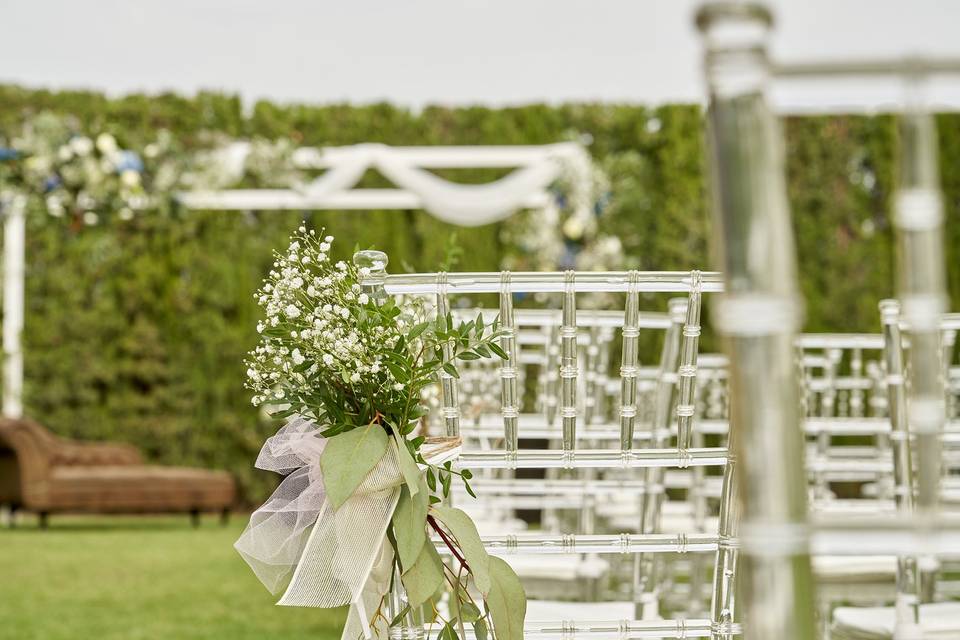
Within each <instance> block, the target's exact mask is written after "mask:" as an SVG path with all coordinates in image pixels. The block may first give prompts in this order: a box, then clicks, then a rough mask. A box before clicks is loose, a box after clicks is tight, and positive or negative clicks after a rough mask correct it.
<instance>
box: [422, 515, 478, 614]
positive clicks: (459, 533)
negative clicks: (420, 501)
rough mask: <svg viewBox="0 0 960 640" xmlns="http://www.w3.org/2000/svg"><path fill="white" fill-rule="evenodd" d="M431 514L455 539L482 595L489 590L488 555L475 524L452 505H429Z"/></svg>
mask: <svg viewBox="0 0 960 640" xmlns="http://www.w3.org/2000/svg"><path fill="white" fill-rule="evenodd" d="M430 512H431V513H432V514H433V516H434V517H435V518H436V519H437V520H439V521H440V522H442V523H443V524H444V525H445V526H446V527H447V529H449V531H450V533H451V534H453V537H454V538H456V539H457V544H458V545H459V546H460V550H461V551H463V557H464V559H465V560H466V561H467V564H468V565H470V573H471V574H473V582H474V584H476V585H477V589H479V590H480V593H482V594H483V595H484V596H486V595H487V594H488V593H489V592H490V586H491V582H490V555H489V554H488V553H487V550H486V549H484V548H483V541H481V540H480V534H479V533H478V532H477V525H475V524H474V523H473V520H472V519H471V518H470V516H468V515H467V514H466V512H464V511H462V510H460V509H455V508H453V507H442V506H438V505H435V506H433V507H430Z"/></svg>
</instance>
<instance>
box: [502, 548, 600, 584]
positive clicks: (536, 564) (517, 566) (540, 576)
mask: <svg viewBox="0 0 960 640" xmlns="http://www.w3.org/2000/svg"><path fill="white" fill-rule="evenodd" d="M504 560H506V561H507V563H508V564H509V565H510V566H511V567H513V570H514V571H516V572H517V575H518V576H519V577H520V579H521V580H523V579H528V580H560V581H565V582H569V581H576V580H583V579H589V578H600V577H602V576H604V575H605V574H606V573H607V571H608V570H609V569H610V564H609V563H608V562H607V561H606V560H604V559H602V558H597V557H592V558H591V557H583V556H580V555H576V554H573V555H525V556H505V557H504Z"/></svg>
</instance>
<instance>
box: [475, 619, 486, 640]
mask: <svg viewBox="0 0 960 640" xmlns="http://www.w3.org/2000/svg"><path fill="white" fill-rule="evenodd" d="M473 635H475V636H476V638H477V640H487V621H486V620H484V619H483V618H481V619H480V620H477V621H476V622H474V623H473Z"/></svg>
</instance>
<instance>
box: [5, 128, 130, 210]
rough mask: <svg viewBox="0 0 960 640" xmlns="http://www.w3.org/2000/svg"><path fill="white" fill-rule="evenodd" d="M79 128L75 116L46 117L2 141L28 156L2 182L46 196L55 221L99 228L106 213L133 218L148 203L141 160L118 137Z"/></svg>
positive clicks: (16, 151) (18, 152) (47, 206)
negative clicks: (91, 134) (91, 133)
mask: <svg viewBox="0 0 960 640" xmlns="http://www.w3.org/2000/svg"><path fill="white" fill-rule="evenodd" d="M78 126H79V123H77V122H75V121H73V120H72V119H70V118H65V117H62V116H57V115H54V114H51V113H41V114H39V115H37V116H36V117H35V118H33V119H32V120H30V121H29V122H28V123H27V124H26V125H25V126H24V128H23V130H22V131H20V132H19V134H18V135H17V136H15V137H13V138H12V139H10V140H9V141H5V140H0V147H9V148H10V149H11V150H12V151H13V152H15V153H16V154H18V155H19V156H21V157H23V161H22V162H17V163H11V166H12V167H15V171H16V172H17V175H8V176H3V175H0V181H3V182H6V183H13V184H17V183H18V182H19V183H20V184H18V185H17V186H18V187H19V188H27V189H28V190H33V191H36V192H39V193H41V194H42V195H43V199H44V203H45V205H46V209H47V212H48V213H49V214H50V215H51V216H52V217H55V218H63V217H70V218H72V219H76V220H78V221H80V222H82V223H83V224H87V225H94V224H97V223H98V222H99V221H100V219H101V217H102V215H103V214H104V213H110V214H114V213H115V214H116V216H117V217H118V218H119V219H121V220H130V219H131V218H133V217H134V212H135V211H136V210H138V209H142V208H144V207H145V206H146V205H147V195H146V191H145V189H144V185H143V184H142V180H141V174H142V172H143V170H144V167H143V161H142V159H141V158H140V156H138V155H137V154H135V153H133V152H131V151H127V150H124V149H121V148H120V145H119V143H118V142H117V139H116V138H115V137H114V136H113V135H111V134H109V133H100V134H99V135H97V136H95V137H89V136H86V135H82V134H78V133H76V131H77V128H78ZM0 173H2V172H0Z"/></svg>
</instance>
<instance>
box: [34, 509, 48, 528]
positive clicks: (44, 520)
mask: <svg viewBox="0 0 960 640" xmlns="http://www.w3.org/2000/svg"><path fill="white" fill-rule="evenodd" d="M37 515H38V516H39V518H40V522H39V524H40V528H41V529H46V528H47V527H48V526H49V525H50V514H49V513H48V512H46V511H41V512H40V513H39V514H37Z"/></svg>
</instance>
